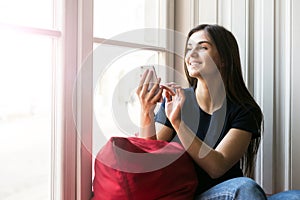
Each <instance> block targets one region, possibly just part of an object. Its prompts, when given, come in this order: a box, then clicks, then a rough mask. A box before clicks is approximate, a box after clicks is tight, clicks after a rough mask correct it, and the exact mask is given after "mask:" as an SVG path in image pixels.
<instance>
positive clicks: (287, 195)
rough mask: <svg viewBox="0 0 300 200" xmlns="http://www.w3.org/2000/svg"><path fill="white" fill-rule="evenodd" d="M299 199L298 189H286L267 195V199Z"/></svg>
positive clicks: (299, 191) (299, 192)
mask: <svg viewBox="0 0 300 200" xmlns="http://www.w3.org/2000/svg"><path fill="white" fill-rule="evenodd" d="M285 199H287V200H300V190H288V191H285V192H280V193H277V194H274V195H272V196H270V197H268V200H285Z"/></svg>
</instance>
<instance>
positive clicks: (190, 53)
mask: <svg viewBox="0 0 300 200" xmlns="http://www.w3.org/2000/svg"><path fill="white" fill-rule="evenodd" d="M198 56H199V55H198V52H197V50H196V48H192V49H191V50H190V51H189V52H188V54H187V55H186V57H187V58H188V57H193V58H196V57H198Z"/></svg>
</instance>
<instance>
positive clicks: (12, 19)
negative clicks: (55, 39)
mask: <svg viewBox="0 0 300 200" xmlns="http://www.w3.org/2000/svg"><path fill="white" fill-rule="evenodd" d="M0 23H9V24H15V25H23V26H33V27H39V28H52V26H53V0H26V1H24V0H1V1H0Z"/></svg>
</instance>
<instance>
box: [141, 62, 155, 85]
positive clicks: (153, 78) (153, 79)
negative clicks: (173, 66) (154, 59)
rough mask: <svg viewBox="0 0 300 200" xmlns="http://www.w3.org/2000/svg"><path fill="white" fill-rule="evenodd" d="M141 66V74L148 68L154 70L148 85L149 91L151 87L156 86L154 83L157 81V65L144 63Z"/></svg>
mask: <svg viewBox="0 0 300 200" xmlns="http://www.w3.org/2000/svg"><path fill="white" fill-rule="evenodd" d="M140 68H141V75H143V74H144V73H145V71H147V70H149V72H150V71H152V76H151V78H150V81H149V86H148V91H150V90H151V88H152V87H153V86H154V84H155V83H156V82H157V75H156V71H155V67H154V65H142V66H141V67H140Z"/></svg>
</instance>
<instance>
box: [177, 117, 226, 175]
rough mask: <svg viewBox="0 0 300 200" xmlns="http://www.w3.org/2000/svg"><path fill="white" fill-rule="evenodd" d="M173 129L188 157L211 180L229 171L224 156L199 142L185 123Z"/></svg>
mask: <svg viewBox="0 0 300 200" xmlns="http://www.w3.org/2000/svg"><path fill="white" fill-rule="evenodd" d="M174 128H175V130H176V132H177V134H178V137H179V139H180V141H181V143H182V145H183V146H184V148H185V149H186V150H187V152H188V153H189V155H190V156H191V157H192V158H193V160H194V161H195V162H196V163H197V164H198V165H199V166H200V167H201V168H202V169H204V170H205V171H206V172H207V173H208V174H209V175H210V176H211V177H212V178H218V177H220V176H222V175H223V174H224V173H225V172H226V171H227V170H229V169H230V167H231V166H229V165H228V164H227V162H226V160H225V159H224V156H223V155H222V154H221V153H220V152H218V151H216V150H214V149H213V148H211V147H209V146H208V145H207V144H205V143H204V142H203V141H202V140H200V139H199V138H198V137H197V136H196V134H195V133H193V131H192V130H191V129H190V128H189V127H188V126H187V125H186V124H185V123H183V122H181V123H180V125H178V126H175V127H174Z"/></svg>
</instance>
